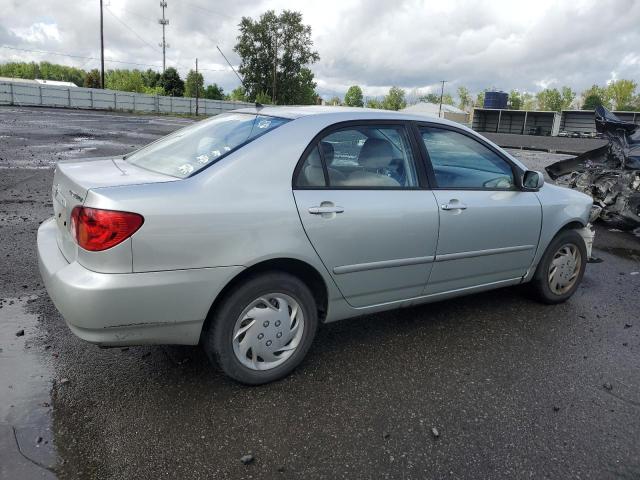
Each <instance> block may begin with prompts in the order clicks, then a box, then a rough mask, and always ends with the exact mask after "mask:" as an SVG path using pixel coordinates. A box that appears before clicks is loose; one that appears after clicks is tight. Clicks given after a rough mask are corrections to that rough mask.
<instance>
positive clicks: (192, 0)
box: [0, 0, 640, 97]
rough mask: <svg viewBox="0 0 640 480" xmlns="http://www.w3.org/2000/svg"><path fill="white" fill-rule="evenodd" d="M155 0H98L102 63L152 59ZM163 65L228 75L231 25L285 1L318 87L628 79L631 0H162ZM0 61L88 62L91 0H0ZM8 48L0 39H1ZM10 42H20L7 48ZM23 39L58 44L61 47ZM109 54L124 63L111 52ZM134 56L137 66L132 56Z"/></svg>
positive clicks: (224, 79)
mask: <svg viewBox="0 0 640 480" xmlns="http://www.w3.org/2000/svg"><path fill="white" fill-rule="evenodd" d="M159 1H160V0H104V4H105V12H104V21H105V58H106V59H109V60H110V61H108V62H107V63H106V67H107V68H109V67H110V68H118V67H120V68H122V67H128V68H148V67H147V66H152V67H156V68H160V67H161V65H162V53H161V49H160V47H159V46H158V43H159V42H160V40H161V27H160V25H159V24H158V17H159V16H160V14H161V9H160V6H159ZM167 2H168V8H167V11H166V16H167V18H169V19H170V23H169V26H168V28H167V42H168V43H169V44H170V48H169V49H168V53H167V64H168V65H170V66H176V67H177V68H178V70H179V71H180V72H181V74H182V75H183V76H184V75H186V72H187V71H188V70H189V68H192V67H193V63H194V61H195V58H196V57H198V59H199V65H200V68H201V69H202V71H203V74H204V76H205V81H206V82H207V83H208V82H216V83H218V84H221V85H222V86H223V87H224V89H225V91H228V90H230V89H233V88H234V87H236V86H237V85H238V81H237V79H236V77H235V76H234V74H233V73H232V72H231V71H230V69H229V68H228V67H227V65H226V64H225V62H224V59H223V58H222V57H221V56H220V54H219V53H218V51H217V50H216V48H215V47H216V45H219V46H220V48H221V49H222V50H223V51H224V52H225V54H227V57H228V58H229V60H230V61H231V62H232V63H233V64H234V65H236V64H238V63H239V58H238V57H237V55H235V54H234V53H233V46H234V44H235V39H236V36H237V35H238V29H237V24H238V22H239V20H240V18H241V17H242V16H251V17H257V16H259V15H260V13H262V12H264V11H265V10H268V9H275V10H276V11H279V10H282V9H287V8H288V9H295V10H299V11H301V12H302V13H303V17H304V22H305V23H307V24H310V25H311V27H312V32H313V39H314V43H315V48H316V49H317V50H318V52H319V54H320V58H321V59H320V61H319V62H318V63H316V64H314V65H313V66H312V69H313V71H314V72H315V74H316V79H317V82H318V88H317V90H318V92H319V93H320V94H321V95H323V96H325V97H329V96H332V95H334V94H338V95H340V96H342V95H343V94H344V92H345V90H346V89H347V87H348V86H349V85H352V84H359V85H361V86H362V87H363V89H364V91H365V95H367V96H377V95H381V94H383V93H385V92H386V91H387V90H388V88H389V87H390V86H391V85H397V86H400V87H403V88H405V89H406V90H407V91H408V92H411V91H414V92H415V91H420V92H424V93H426V92H429V91H435V90H437V89H438V86H437V85H438V82H439V80H447V81H448V82H449V83H448V85H447V90H449V91H451V92H452V93H453V92H454V91H455V89H456V88H457V86H459V85H465V86H467V87H468V88H469V89H470V90H471V91H472V92H476V91H478V90H481V89H483V88H485V87H495V88H497V89H501V90H507V91H508V90H510V89H512V88H517V89H520V90H525V91H530V92H536V91H538V90H540V89H542V88H545V87H559V86H562V85H569V86H571V87H572V88H574V90H577V91H581V90H582V89H584V88H586V87H589V86H590V85H592V84H594V83H598V84H604V83H605V82H607V81H609V80H611V79H616V78H631V79H634V80H635V81H637V82H639V83H640V1H635V0H593V1H592V0H571V1H564V0H563V1H553V0H536V1H531V0H524V1H520V0H504V1H502V0H492V1H478V0H447V1H442V0H437V1H434V0H422V1H421V0H393V1H392V0H322V1H313V0H307V1H305V2H302V1H293V0H290V1H287V0H189V1H185V0H167ZM0 12H2V14H1V15H0V62H1V61H8V60H35V61H39V60H48V61H52V62H58V63H65V64H69V65H75V66H79V67H82V68H84V69H91V68H96V67H98V66H99V60H96V59H97V58H99V54H100V37H99V25H100V24H99V1H98V0H84V1H77V0H0ZM6 47H12V48H6ZM16 49H21V50H16ZM25 50H31V51H33V50H40V51H46V52H55V53H64V54H69V55H74V56H73V57H71V56H60V55H52V54H51V53H35V52H27V51H25ZM113 61H120V62H130V63H115V62H113ZM134 64H140V65H134Z"/></svg>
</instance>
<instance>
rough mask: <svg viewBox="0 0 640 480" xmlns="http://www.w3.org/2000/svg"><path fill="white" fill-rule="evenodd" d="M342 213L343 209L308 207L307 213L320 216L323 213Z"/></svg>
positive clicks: (336, 207)
mask: <svg viewBox="0 0 640 480" xmlns="http://www.w3.org/2000/svg"><path fill="white" fill-rule="evenodd" d="M342 212H344V208H342V207H338V206H335V207H329V206H326V207H324V206H322V207H309V213H310V214H311V215H322V214H323V213H342Z"/></svg>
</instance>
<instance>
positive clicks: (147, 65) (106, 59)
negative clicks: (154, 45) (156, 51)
mask: <svg viewBox="0 0 640 480" xmlns="http://www.w3.org/2000/svg"><path fill="white" fill-rule="evenodd" d="M0 48H7V49H9V50H18V51H20V52H29V53H41V54H44V55H59V56H61V57H70V58H82V59H85V60H100V58H99V57H87V56H84V55H74V54H71V53H60V52H49V51H46V50H31V49H28V48H18V47H10V46H8V45H0ZM104 61H105V62H110V63H123V64H127V65H138V66H140V67H155V68H160V65H151V64H149V63H136V62H125V61H123V60H111V59H109V58H105V59H104Z"/></svg>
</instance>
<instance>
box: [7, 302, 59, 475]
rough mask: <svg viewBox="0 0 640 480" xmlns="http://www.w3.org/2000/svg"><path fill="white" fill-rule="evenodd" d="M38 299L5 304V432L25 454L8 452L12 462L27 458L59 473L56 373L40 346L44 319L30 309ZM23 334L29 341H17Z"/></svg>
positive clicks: (43, 348)
mask: <svg viewBox="0 0 640 480" xmlns="http://www.w3.org/2000/svg"><path fill="white" fill-rule="evenodd" d="M37 298H38V297H37V296H24V297H20V298H4V299H2V300H0V305H1V306H2V308H0V429H2V434H3V438H8V437H9V436H10V434H11V433H12V434H13V436H14V438H15V442H16V443H17V446H18V447H19V452H17V451H15V452H11V451H8V452H4V454H6V455H7V456H8V457H7V458H8V459H9V460H11V458H12V457H11V455H12V454H15V455H19V454H20V453H21V454H22V456H23V457H26V458H27V459H28V460H30V461H31V462H32V463H34V464H36V465H38V466H40V467H44V468H46V469H53V468H54V467H55V465H56V461H57V458H56V453H55V448H54V445H53V431H52V417H51V413H52V412H51V387H52V381H53V374H52V372H53V370H52V368H51V366H50V365H46V364H44V363H43V360H42V357H43V356H46V355H43V351H44V350H45V346H43V345H41V344H40V341H39V339H40V335H41V333H40V331H39V327H38V317H37V315H34V314H32V313H29V312H28V308H27V306H28V304H29V303H30V302H32V301H34V300H35V299H37ZM22 330H24V335H21V336H17V335H16V333H18V332H21V331H22ZM11 430H12V431H13V432H11ZM11 447H12V448H15V447H16V445H12V446H11ZM5 461H6V459H5Z"/></svg>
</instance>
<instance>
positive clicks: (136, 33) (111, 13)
mask: <svg viewBox="0 0 640 480" xmlns="http://www.w3.org/2000/svg"><path fill="white" fill-rule="evenodd" d="M106 9H107V12H109V14H110V15H111V16H112V17H113V18H115V19H116V20H117V21H118V22H120V24H122V26H124V27H125V28H126V29H127V30H129V31H130V32H131V33H133V34H134V35H135V36H136V37H138V39H139V40H140V41H141V42H142V43H144V44H145V45H147V46H148V47H150V48H152V49H153V50H155V51H156V52H159V51H160V50H158V49H157V48H156V47H155V46H153V45H151V44H150V43H149V42H147V41H146V40H145V39H144V38H142V37H141V36H140V35H138V32H136V31H135V30H134V29H133V28H131V27H130V26H129V25H127V24H126V23H124V21H123V20H122V19H120V18H118V16H117V15H116V14H115V13H113V12H112V11H111V9H110V8H109V7H106Z"/></svg>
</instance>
